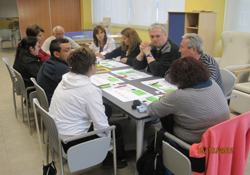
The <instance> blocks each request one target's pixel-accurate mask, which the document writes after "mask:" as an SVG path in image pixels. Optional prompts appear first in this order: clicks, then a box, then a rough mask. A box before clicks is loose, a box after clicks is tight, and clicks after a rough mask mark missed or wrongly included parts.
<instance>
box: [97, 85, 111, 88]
mask: <svg viewBox="0 0 250 175" xmlns="http://www.w3.org/2000/svg"><path fill="white" fill-rule="evenodd" d="M100 87H101V88H108V87H111V86H110V85H105V86H100Z"/></svg>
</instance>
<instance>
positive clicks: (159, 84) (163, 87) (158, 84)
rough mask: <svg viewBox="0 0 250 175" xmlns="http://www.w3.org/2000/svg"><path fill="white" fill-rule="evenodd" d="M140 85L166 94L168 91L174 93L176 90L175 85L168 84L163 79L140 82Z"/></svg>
mask: <svg viewBox="0 0 250 175" xmlns="http://www.w3.org/2000/svg"><path fill="white" fill-rule="evenodd" d="M141 83H142V84H144V85H146V86H149V87H151V88H154V89H156V90H158V92H161V93H166V92H168V91H172V90H173V91H174V90H177V89H178V88H177V87H176V86H175V85H172V84H170V83H168V82H167V81H166V80H165V79H164V78H159V79H154V80H149V81H142V82H141Z"/></svg>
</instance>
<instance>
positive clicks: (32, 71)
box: [13, 53, 41, 87]
mask: <svg viewBox="0 0 250 175" xmlns="http://www.w3.org/2000/svg"><path fill="white" fill-rule="evenodd" d="M40 61H41V58H39V57H36V56H34V55H32V54H31V53H29V54H27V55H23V56H22V57H21V58H17V59H15V62H14V65H13V68H14V69H15V70H16V71H18V72H19V73H20V74H21V75H22V77H23V81H24V84H25V86H26V87H29V86H34V84H33V83H32V81H31V80H30V78H31V77H34V78H35V79H36V76H37V73H38V71H39V68H40Z"/></svg>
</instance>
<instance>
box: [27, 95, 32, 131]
mask: <svg viewBox="0 0 250 175" xmlns="http://www.w3.org/2000/svg"><path fill="white" fill-rule="evenodd" d="M26 109H27V117H28V124H29V128H30V135H32V132H31V125H30V111H29V100H28V97H26Z"/></svg>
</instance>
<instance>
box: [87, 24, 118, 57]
mask: <svg viewBox="0 0 250 175" xmlns="http://www.w3.org/2000/svg"><path fill="white" fill-rule="evenodd" d="M93 39H94V40H93V41H92V43H91V44H90V46H89V48H90V49H91V50H93V51H94V52H95V55H96V56H100V54H102V55H105V54H106V53H109V52H111V51H113V50H114V49H115V40H114V39H113V38H112V37H110V36H107V34H106V30H105V29H104V28H103V27H102V26H100V25H98V26H96V27H95V28H94V31H93Z"/></svg>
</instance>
